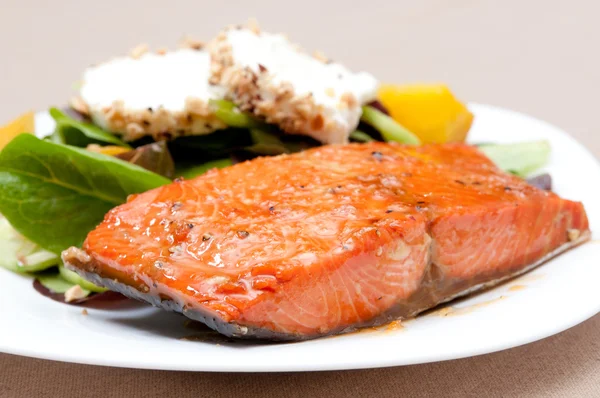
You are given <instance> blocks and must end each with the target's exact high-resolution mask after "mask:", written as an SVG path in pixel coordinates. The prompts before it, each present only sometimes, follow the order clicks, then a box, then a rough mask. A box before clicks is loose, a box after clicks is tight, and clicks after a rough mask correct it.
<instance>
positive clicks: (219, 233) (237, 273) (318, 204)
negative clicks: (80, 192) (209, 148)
mask: <svg viewBox="0 0 600 398" xmlns="http://www.w3.org/2000/svg"><path fill="white" fill-rule="evenodd" d="M588 238H589V227H588V221H587V217H586V213H585V210H584V208H583V206H582V204H581V203H577V202H572V201H569V200H565V199H562V198H560V197H559V196H557V195H555V194H553V193H551V192H547V191H542V190H540V189H537V188H535V187H533V186H530V185H528V184H527V183H526V182H525V181H524V180H522V179H520V178H518V177H516V176H512V175H509V174H506V173H504V172H502V171H501V170H499V169H498V168H496V166H495V165H494V164H493V163H492V162H491V161H490V160H489V159H487V158H486V157H485V156H484V155H483V154H482V153H480V152H479V151H478V150H477V149H476V148H474V147H471V146H468V145H463V144H446V145H427V146H420V147H410V146H402V145H397V144H393V143H369V144H350V145H344V146H324V147H319V148H315V149H312V150H308V151H305V152H301V153H297V154H293V155H282V156H277V157H265V158H258V159H254V160H252V161H248V162H245V163H240V164H237V165H235V166H232V167H228V168H225V169H221V170H216V169H215V170H212V171H210V172H208V173H206V174H205V175H202V176H200V177H198V178H196V179H193V180H189V181H178V182H174V183H172V184H170V185H168V186H164V187H161V188H158V189H155V190H152V191H149V192H146V193H143V194H139V195H134V196H132V197H130V198H129V200H128V201H127V203H126V204H124V205H121V206H118V207H116V208H115V209H113V210H111V211H110V212H109V213H108V214H107V215H106V217H105V219H104V221H103V222H102V224H100V225H99V226H98V227H97V228H96V229H95V230H94V231H92V232H91V233H90V234H89V235H88V237H87V240H86V241H85V243H84V246H83V249H82V250H80V249H76V248H71V249H69V250H67V251H65V252H64V253H63V259H64V261H65V262H66V263H67V266H68V267H69V268H70V269H72V270H74V271H76V272H78V273H79V274H81V275H82V276H83V277H85V278H88V279H89V280H91V281H92V282H94V283H99V284H101V285H104V286H107V287H109V288H111V289H114V290H117V291H120V292H122V293H124V294H126V295H128V296H131V297H134V298H137V299H141V300H146V301H149V302H151V303H152V304H154V305H157V306H162V307H164V308H167V309H170V310H175V311H180V312H183V313H184V314H185V315H187V316H189V317H190V318H193V319H196V320H200V321H202V322H204V323H206V324H207V325H208V326H210V327H212V328H214V329H215V330H218V331H219V332H221V333H223V334H226V335H229V336H235V337H258V338H272V339H291V340H294V339H306V338H314V337H318V336H322V335H327V334H332V333H339V332H344V331H349V330H352V329H355V328H357V327H363V326H372V325H377V324H381V323H383V322H386V321H389V320H391V319H400V318H405V317H408V316H413V315H415V314H416V313H418V312H421V311H423V310H426V309H428V308H431V307H433V306H435V305H437V304H439V303H441V302H444V301H447V300H450V299H452V298H453V297H456V296H459V295H461V294H466V293H468V292H471V291H473V290H476V289H478V288H481V287H484V286H489V285H491V284H494V283H497V282H498V281H500V280H502V279H505V278H507V277H510V276H513V275H516V274H518V273H521V272H524V271H526V270H527V269H529V268H531V267H533V266H535V265H538V264H539V263H541V262H542V261H544V260H546V259H547V258H549V257H551V256H553V255H555V254H557V253H558V252H560V251H562V250H565V249H567V248H569V247H571V246H573V245H575V244H577V243H579V242H581V241H584V240H586V239H588Z"/></svg>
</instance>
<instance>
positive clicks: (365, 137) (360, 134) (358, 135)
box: [350, 130, 375, 142]
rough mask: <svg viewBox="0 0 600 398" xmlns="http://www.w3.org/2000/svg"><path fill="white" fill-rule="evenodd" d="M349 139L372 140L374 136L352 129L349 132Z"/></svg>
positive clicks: (358, 140)
mask: <svg viewBox="0 0 600 398" xmlns="http://www.w3.org/2000/svg"><path fill="white" fill-rule="evenodd" d="M350 139H351V140H353V141H356V142H373V141H375V138H373V137H371V136H370V135H369V134H367V133H365V132H363V131H360V130H354V131H353V132H351V133H350Z"/></svg>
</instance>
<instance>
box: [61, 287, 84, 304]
mask: <svg viewBox="0 0 600 398" xmlns="http://www.w3.org/2000/svg"><path fill="white" fill-rule="evenodd" d="M86 295H87V294H86V292H85V291H84V290H83V289H82V288H81V286H79V285H75V286H73V287H71V288H70V289H69V290H67V291H66V292H65V301H66V302H67V303H70V302H72V301H76V300H79V299H82V298H84V297H85V296H86Z"/></svg>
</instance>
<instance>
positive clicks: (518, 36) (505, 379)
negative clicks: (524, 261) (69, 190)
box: [0, 0, 600, 397]
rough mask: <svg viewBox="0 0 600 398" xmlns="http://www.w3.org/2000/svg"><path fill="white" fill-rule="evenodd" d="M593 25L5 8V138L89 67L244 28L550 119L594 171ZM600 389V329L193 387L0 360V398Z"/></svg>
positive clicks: (336, 5)
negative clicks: (11, 124) (186, 38)
mask: <svg viewBox="0 0 600 398" xmlns="http://www.w3.org/2000/svg"><path fill="white" fill-rule="evenodd" d="M599 12H600V4H599V3H598V2H597V1H596V0H570V1H568V2H567V1H560V0H497V1H494V0H446V1H444V0H424V1H414V0H413V1H410V0H396V1H393V0H390V1H382V0H367V1H360V2H359V1H356V2H354V1H350V0H337V1H325V0H301V1H294V2H285V1H276V0H270V1H267V0H255V1H214V0H213V1H210V2H209V1H199V0H196V1H166V0H162V1H156V0H144V1H142V0H136V1H125V0H103V1H95V2H86V1H83V0H55V1H42V0H38V1H34V0H0V48H1V49H2V53H1V55H0V96H1V99H2V106H1V107H0V123H2V122H6V121H8V120H10V118H11V117H13V116H16V115H17V114H19V113H20V112H22V111H25V110H27V109H36V110H39V109H44V108H46V107H48V106H49V105H52V104H62V103H64V102H65V101H66V99H67V98H68V96H69V95H70V93H71V85H72V83H73V82H75V81H76V80H77V79H78V78H79V76H80V73H81V71H82V70H83V68H84V67H85V66H86V65H88V64H91V63H94V62H98V61H102V60H104V59H105V58H107V57H110V56H113V55H116V54H119V53H125V52H127V51H128V50H129V49H130V48H132V47H133V46H135V45H136V44H138V43H141V42H148V43H150V44H152V45H154V46H156V47H160V46H172V45H174V44H175V43H176V42H177V40H178V39H179V38H180V37H181V36H182V35H183V34H184V33H189V34H193V35H195V36H198V37H204V38H209V37H210V36H211V35H213V34H214V33H216V32H217V31H218V29H219V28H220V27H222V26H224V25H227V24H230V23H238V22H243V21H245V20H246V18H247V17H249V16H254V17H256V18H258V19H259V21H260V22H261V25H263V27H264V28H267V29H269V30H273V31H284V32H286V33H288V34H289V36H290V37H291V38H293V39H294V40H296V41H298V42H300V43H301V44H303V45H304V46H305V47H306V48H310V49H319V50H321V51H323V52H325V53H326V54H327V55H329V56H330V57H332V58H334V59H336V60H340V61H343V62H345V63H347V64H348V65H349V66H351V67H352V68H354V69H366V70H369V71H371V72H372V73H374V74H375V75H377V76H378V77H379V78H380V79H381V80H385V81H393V82H405V81H416V80H423V81H443V82H447V83H448V84H450V85H451V87H452V88H453V89H454V91H455V92H456V93H457V94H458V95H459V96H460V97H461V98H463V99H465V100H468V101H473V102H484V103H490V104H494V105H500V106H504V107H508V108H512V109H516V110H519V111H522V112H526V113H529V114H532V115H534V116H537V117H539V118H542V119H545V120H548V121H550V122H552V123H554V124H556V125H558V126H560V127H562V128H563V129H565V130H567V131H568V132H569V133H571V134H572V135H574V136H575V137H577V138H578V139H579V140H581V141H582V142H584V143H585V144H586V145H587V146H588V147H589V148H590V149H591V150H592V151H593V152H594V153H595V154H596V156H599V155H600V139H599V138H598V137H597V136H596V134H597V128H598V123H597V117H598V114H599V113H600V112H599V111H598V106H599V101H598V94H597V91H598V87H600V56H599V55H598V44H599V43H598V42H599V39H600V24H599V23H598V22H597V21H598V13H599ZM0 295H1V292H0ZM0 298H1V297H0ZM557 316H560V315H559V314H557ZM0 325H1V324H0ZM65 332H66V333H68V331H65ZM40 338H43V331H40ZM49 344H51V342H49ZM599 375H600V317H599V316H596V317H595V318H594V319H592V320H590V321H588V322H585V323H584V324H582V325H580V326H577V327H575V328H573V329H572V330H570V331H568V332H565V333H563V334H561V335H558V336H555V337H552V338H549V339H546V340H544V341H541V342H537V343H534V344H530V345H528V346H525V347H520V348H516V349H512V350H509V351H505V352H502V353H496V354H490V355H485V356H482V357H478V358H472V359H465V360H458V361H451V362H446V363H439V364H429V365H419V366H411V367H404V368H392V369H384V370H368V371H353V372H327V373H305V374H288V375H286V374H279V375H227V374H193V373H175V372H151V371H140V370H124V369H109V368H99V367H92V366H77V365H70V364H61V363H54V362H47V361H40V360H32V359H25V358H18V357H13V356H8V355H0V397H20V396H22V397H34V396H42V395H43V394H48V395H49V396H59V395H60V396H77V397H82V396H90V395H91V396H125V394H126V395H127V396H157V397H158V396H161V397H165V396H171V395H172V396H195V397H198V396H203V395H206V396H212V397H221V396H223V397H224V396H233V395H235V396H245V397H251V396H261V395H265V396H267V395H269V396H285V397H288V396H289V397H296V396H298V397H300V396H302V397H309V396H316V395H327V396H329V397H338V396H339V397H342V396H369V395H370V396H374V397H382V396H407V395H414V396H435V395H445V396H457V397H459V396H539V397H564V396H569V397H571V396H572V397H576V396H581V397H584V396H587V397H590V396H600V376H599Z"/></svg>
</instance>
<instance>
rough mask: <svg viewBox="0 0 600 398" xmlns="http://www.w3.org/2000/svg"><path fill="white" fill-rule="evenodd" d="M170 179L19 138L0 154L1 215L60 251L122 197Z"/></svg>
mask: <svg viewBox="0 0 600 398" xmlns="http://www.w3.org/2000/svg"><path fill="white" fill-rule="evenodd" d="M168 183H170V180H169V179H167V178H164V177H162V176H160V175H158V174H155V173H152V172H150V171H147V170H145V169H143V168H141V167H139V166H136V165H133V164H130V163H127V162H125V161H122V160H119V159H116V158H113V157H110V156H106V155H102V154H99V153H93V152H88V151H85V150H83V149H79V148H75V147H71V146H66V145H59V144H55V143H52V142H49V141H43V140H40V139H38V138H35V137H34V136H32V135H28V134H22V135H19V136H17V137H16V138H15V139H13V140H12V141H11V142H10V143H9V144H8V145H7V146H6V147H5V148H4V149H3V150H2V152H0V213H1V214H3V215H4V216H5V217H6V218H7V219H8V221H9V222H10V224H11V225H12V226H13V227H14V228H15V229H16V230H17V231H19V232H20V233H21V234H23V235H24V236H25V237H27V238H28V239H30V240H31V241H33V242H35V243H37V244H38V245H40V246H41V247H43V248H44V249H47V250H49V251H52V252H54V253H60V252H61V251H62V250H64V249H66V248H68V247H70V246H81V244H82V243H83V240H84V239H85V237H86V235H87V234H88V232H90V231H91V230H92V229H93V228H95V227H96V225H98V223H100V221H102V219H103V217H104V214H106V212H107V211H108V210H110V209H111V208H113V207H115V206H117V205H119V204H121V203H124V202H125V201H126V199H127V196H128V195H130V194H133V193H139V192H144V191H147V190H149V189H152V188H156V187H159V186H161V185H164V184H168Z"/></svg>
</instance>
